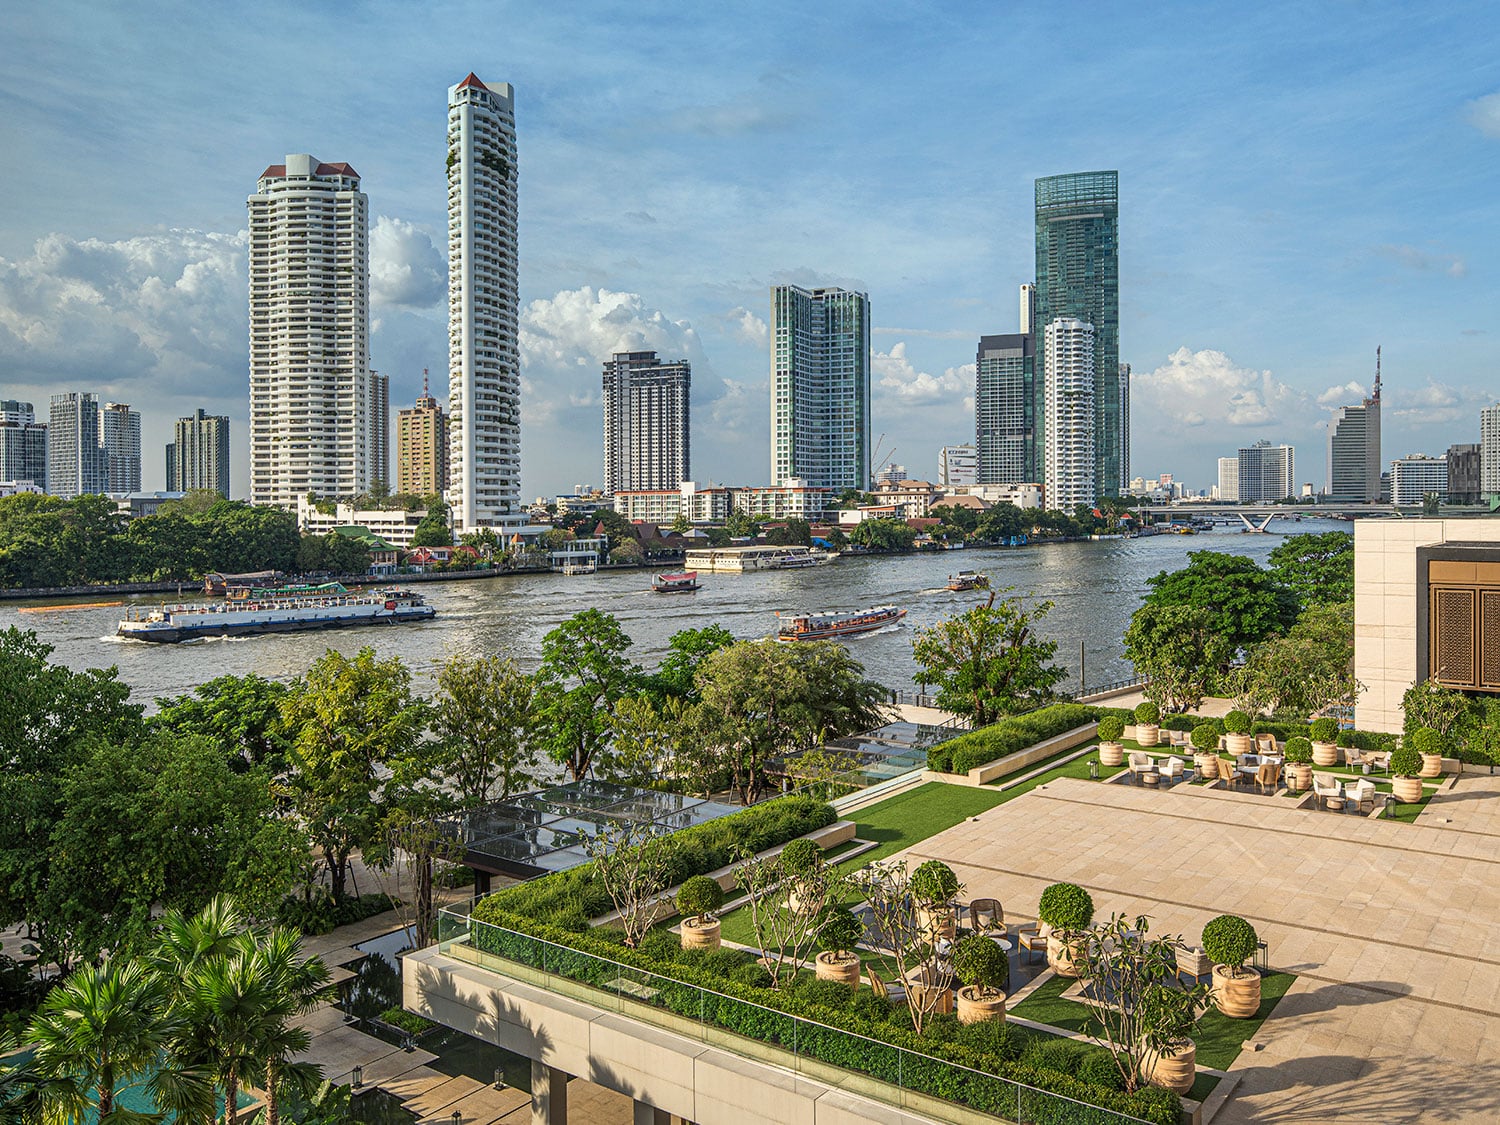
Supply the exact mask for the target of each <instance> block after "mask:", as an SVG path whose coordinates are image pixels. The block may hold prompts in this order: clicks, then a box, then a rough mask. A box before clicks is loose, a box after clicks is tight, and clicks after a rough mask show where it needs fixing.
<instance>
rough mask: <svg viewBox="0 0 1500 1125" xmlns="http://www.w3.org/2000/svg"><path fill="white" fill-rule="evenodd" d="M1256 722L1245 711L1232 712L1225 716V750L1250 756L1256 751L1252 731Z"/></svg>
mask: <svg viewBox="0 0 1500 1125" xmlns="http://www.w3.org/2000/svg"><path fill="white" fill-rule="evenodd" d="M1254 726H1255V721H1254V720H1253V719H1251V718H1250V716H1249V715H1248V714H1247V713H1246V712H1244V711H1231V712H1229V714H1227V715H1225V716H1224V748H1225V749H1226V750H1227V751H1228V752H1229V753H1231V754H1235V755H1239V754H1248V753H1250V751H1251V750H1253V749H1255V741H1254V739H1252V738H1251V737H1250V731H1251V729H1252V728H1253V727H1254Z"/></svg>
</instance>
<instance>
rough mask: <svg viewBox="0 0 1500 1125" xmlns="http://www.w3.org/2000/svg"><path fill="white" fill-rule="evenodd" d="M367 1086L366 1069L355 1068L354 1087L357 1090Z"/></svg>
mask: <svg viewBox="0 0 1500 1125" xmlns="http://www.w3.org/2000/svg"><path fill="white" fill-rule="evenodd" d="M364 1084H365V1068H364V1067H362V1066H357V1067H355V1068H354V1082H353V1083H352V1085H353V1086H354V1088H355V1089H356V1090H358V1089H359V1088H360V1087H361V1086H363V1085H364Z"/></svg>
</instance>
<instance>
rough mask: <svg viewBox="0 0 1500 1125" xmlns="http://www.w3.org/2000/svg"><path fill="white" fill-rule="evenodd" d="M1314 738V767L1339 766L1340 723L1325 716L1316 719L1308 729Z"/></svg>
mask: <svg viewBox="0 0 1500 1125" xmlns="http://www.w3.org/2000/svg"><path fill="white" fill-rule="evenodd" d="M1307 733H1308V735H1309V736H1310V737H1311V738H1312V754H1313V765H1315V766H1336V765H1338V764H1339V747H1338V737H1339V721H1338V720H1337V719H1334V718H1330V717H1329V716H1327V715H1325V716H1323V717H1322V718H1321V719H1314V720H1313V721H1312V723H1311V725H1310V726H1309V727H1308V728H1307Z"/></svg>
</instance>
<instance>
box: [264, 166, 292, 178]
mask: <svg viewBox="0 0 1500 1125" xmlns="http://www.w3.org/2000/svg"><path fill="white" fill-rule="evenodd" d="M285 175H286V165H285V164H272V165H270V166H269V167H268V168H267V169H266V170H265V171H264V172H262V173H261V174H260V178H261V179H263V180H264V179H265V178H266V177H267V176H285Z"/></svg>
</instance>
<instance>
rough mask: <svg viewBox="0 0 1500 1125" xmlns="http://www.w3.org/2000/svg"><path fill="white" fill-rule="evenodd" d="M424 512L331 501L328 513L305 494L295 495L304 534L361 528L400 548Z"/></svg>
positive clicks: (298, 523) (410, 538) (414, 529)
mask: <svg viewBox="0 0 1500 1125" xmlns="http://www.w3.org/2000/svg"><path fill="white" fill-rule="evenodd" d="M426 514H427V513H426V512H424V511H421V510H417V511H408V510H407V509H405V508H389V509H386V508H356V507H355V506H354V505H353V504H343V503H338V504H335V505H334V506H333V512H332V513H331V514H330V513H329V512H326V511H323V510H322V509H321V508H319V507H318V506H317V504H316V503H313V502H311V501H309V500H308V499H307V497H306V496H299V497H297V526H298V527H299V528H301V529H302V530H303V531H304V532H305V533H306V534H308V535H327V534H328V533H329V532H330V531H337V530H338V529H339V528H341V527H363V528H366V529H367V530H369V531H371V532H373V533H374V534H375V535H377V536H379V537H380V538H381V539H384V540H385V541H386V542H388V543H390V544H392V545H393V546H396V547H400V548H402V549H405V548H407V547H410V546H411V541H412V537H413V536H415V535H416V533H417V524H419V523H421V522H422V517H423V516H424V515H426Z"/></svg>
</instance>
